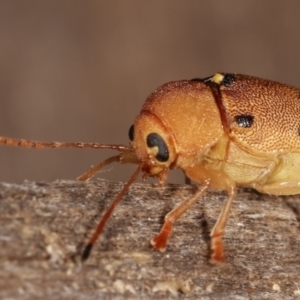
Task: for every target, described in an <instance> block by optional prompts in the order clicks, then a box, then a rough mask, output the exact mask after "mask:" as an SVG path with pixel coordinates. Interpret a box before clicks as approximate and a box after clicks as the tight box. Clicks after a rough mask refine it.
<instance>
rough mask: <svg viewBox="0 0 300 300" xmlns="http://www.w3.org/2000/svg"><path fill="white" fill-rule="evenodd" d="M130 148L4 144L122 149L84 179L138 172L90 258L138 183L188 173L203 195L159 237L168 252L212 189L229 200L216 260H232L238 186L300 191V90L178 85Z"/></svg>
mask: <svg viewBox="0 0 300 300" xmlns="http://www.w3.org/2000/svg"><path fill="white" fill-rule="evenodd" d="M129 139H130V146H129V147H128V146H123V145H109V144H99V143H60V142H53V143H44V142H35V141H29V140H22V139H12V138H6V137H0V144H5V145H8V146H19V147H24V148H35V149H43V148H63V147H77V148H94V149H113V150H117V151H119V152H121V153H120V154H119V155H116V156H113V157H110V158H108V159H106V160H105V161H103V162H101V163H100V164H98V165H96V166H94V167H92V168H91V169H89V170H88V171H87V172H85V173H84V174H83V175H81V176H80V177H78V178H77V180H80V181H86V180H88V179H90V178H91V177H92V176H93V175H95V174H96V173H97V172H98V171H99V170H100V169H101V168H102V167H104V166H105V165H107V164H110V163H112V162H120V163H134V164H137V165H138V168H137V169H136V171H135V172H134V174H133V175H132V176H131V178H130V179H129V181H128V182H127V183H126V184H125V185H124V187H123V189H122V191H121V192H120V193H119V195H118V196H117V197H116V199H115V200H114V201H113V203H112V204H111V206H110V207H109V209H108V210H107V211H106V213H105V214H104V216H103V217H102V220H101V221H100V223H99V225H98V227H97V230H96V231H95V233H94V235H93V236H92V238H91V239H90V241H89V243H88V244H87V246H86V248H85V250H84V252H83V254H82V259H83V260H85V259H87V258H88V256H89V254H90V251H91V249H92V246H93V245H94V243H95V241H96V240H97V238H98V237H99V235H100V234H101V232H102V230H103V228H104V225H105V223H106V221H107V220H108V218H109V217H110V215H111V213H112V212H113V210H114V208H115V207H116V205H117V204H118V203H119V202H120V200H121V198H122V197H123V195H124V194H125V193H126V192H127V190H128V189H129V187H130V185H131V184H132V183H133V182H134V181H135V179H136V178H137V177H138V175H139V173H140V172H142V173H143V179H146V178H147V177H148V176H151V177H155V178H157V179H158V180H159V184H160V185H162V184H163V183H164V182H165V180H166V178H167V171H168V169H176V168H180V169H182V170H183V171H184V172H185V174H186V176H187V177H189V178H190V179H192V180H193V181H196V182H198V183H200V186H199V187H198V190H197V191H196V193H195V194H194V195H193V196H192V197H191V198H189V199H187V200H185V201H183V202H182V203H181V204H180V205H179V206H178V207H176V208H175V209H173V210H172V211H171V212H169V213H168V214H167V215H166V216H165V221H164V224H163V226H162V229H161V231H160V233H159V234H158V235H157V236H156V237H154V238H153V239H152V240H151V244H152V245H153V246H154V247H155V248H156V249H158V250H161V251H164V250H165V248H166V244H167V241H168V238H169V236H170V234H171V232H172V228H173V224H174V222H175V221H176V220H177V219H178V218H179V217H180V216H181V215H182V214H183V213H184V212H185V211H186V210H187V209H188V208H189V207H190V206H191V205H193V204H194V203H195V202H196V201H197V200H199V198H201V196H202V195H203V194H204V193H205V191H206V190H207V189H208V188H209V187H213V188H217V189H222V190H226V191H227V193H228V199H227V201H226V203H225V204H224V206H223V208H222V210H221V213H220V215H219V218H218V220H217V222H216V224H215V226H214V227H213V229H212V231H211V261H212V262H216V263H223V262H225V261H226V259H225V255H224V250H223V242H222V236H223V234H224V230H225V225H226V221H227V219H228V216H229V213H230V207H231V205H232V201H233V199H234V196H235V193H236V186H246V187H251V188H254V189H256V190H257V191H259V192H261V193H268V194H274V195H292V194H298V193H300V183H299V171H300V160H299V152H300V90H299V89H296V88H293V87H290V86H287V85H284V84H281V83H278V82H273V81H268V80H264V79H259V78H255V77H252V76H246V75H238V74H228V73H216V74H215V75H214V76H211V77H208V78H204V79H198V78H196V79H192V80H181V81H174V82H169V83H166V84H164V85H163V86H161V87H159V88H158V89H157V90H156V91H154V92H153V93H152V94H151V95H150V96H149V97H148V98H147V100H146V102H145V103H144V105H143V107H142V110H141V112H140V114H139V115H138V116H137V117H136V119H135V121H134V124H133V125H132V126H131V127H130V129H129Z"/></svg>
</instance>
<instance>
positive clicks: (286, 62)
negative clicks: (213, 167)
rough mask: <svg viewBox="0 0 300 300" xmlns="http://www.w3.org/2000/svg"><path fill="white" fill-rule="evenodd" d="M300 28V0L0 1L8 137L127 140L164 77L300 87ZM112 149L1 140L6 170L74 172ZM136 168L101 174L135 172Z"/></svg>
mask: <svg viewBox="0 0 300 300" xmlns="http://www.w3.org/2000/svg"><path fill="white" fill-rule="evenodd" d="M299 32H300V2H299V1H296V0H295V1H291V0H290V1H286V0H284V1H283V0H277V1H274V0H265V1H261V0H244V1H240V0H232V1H219V0H214V1H196V0H189V1H151V2H150V1H147V2H146V1H138V0H128V1H121V0H119V1H85V0H82V1H61V0H57V1H53V0H51V1H50V0H48V1H38V0H36V1H23V0H19V1H11V0H7V1H3V0H2V1H1V2H0V104H1V106H0V107H1V109H0V128H1V135H3V136H10V137H16V138H26V139H33V140H44V141H53V140H58V141H84V142H103V143H125V144H127V143H128V128H129V127H130V125H131V124H132V122H133V119H134V117H135V116H136V115H137V114H138V113H139V111H140V108H141V106H142V104H143V102H144V100H145V99H146V97H147V96H148V95H149V94H150V93H151V92H152V91H153V90H154V89H155V88H157V87H158V86H160V85H162V84H163V83H165V82H168V81H171V80H179V79H191V78H194V77H207V76H210V75H212V74H214V73H215V72H217V71H224V72H237V73H244V74H249V75H255V76H257V77H263V78H267V79H272V80H276V81H281V82H285V83H289V84H291V85H294V86H300V80H299V76H300V60H299V53H300V38H299ZM112 154H115V153H112V152H109V151H101V150H98V151H95V150H70V149H62V150H40V151H36V150H27V149H17V148H8V147H0V180H1V181H8V182H21V181H23V180H24V179H28V180H39V181H41V180H55V179H58V178H59V179H74V178H76V177H77V176H78V175H80V174H81V173H82V172H84V171H85V170H86V169H88V168H89V166H90V165H92V164H95V163H98V162H99V161H101V160H102V159H104V158H105V157H107V156H110V155H112ZM132 170H133V168H132V167H126V166H117V165H114V166H113V167H112V168H107V169H106V171H104V172H103V173H101V174H100V176H101V177H103V178H107V179H111V180H126V179H127V178H128V177H129V174H130V173H132ZM171 173H172V174H173V173H174V172H171ZM174 174H175V175H172V176H171V180H172V181H173V182H174V181H177V182H178V181H182V180H183V177H182V175H181V174H180V173H179V172H177V173H176V172H175V173H174Z"/></svg>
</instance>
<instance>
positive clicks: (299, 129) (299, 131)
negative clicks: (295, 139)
mask: <svg viewBox="0 0 300 300" xmlns="http://www.w3.org/2000/svg"><path fill="white" fill-rule="evenodd" d="M298 135H300V126H299V127H298Z"/></svg>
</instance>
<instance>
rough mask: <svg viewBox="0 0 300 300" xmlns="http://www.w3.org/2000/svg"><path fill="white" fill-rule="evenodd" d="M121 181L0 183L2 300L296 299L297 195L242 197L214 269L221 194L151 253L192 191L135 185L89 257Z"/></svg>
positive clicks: (299, 287) (299, 259)
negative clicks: (213, 237)
mask: <svg viewBox="0 0 300 300" xmlns="http://www.w3.org/2000/svg"><path fill="white" fill-rule="evenodd" d="M121 186H122V184H121V183H112V182H106V181H103V180H96V181H92V182H89V183H77V182H73V181H57V182H54V183H34V182H25V183H24V184H20V185H17V184H7V183H2V184H0V211H1V215H0V298H1V299H40V298H43V299H128V298H129V299H173V298H178V299H300V256H299V254H300V229H299V227H300V225H299V219H300V214H299V211H300V205H299V202H300V201H299V197H298V198H297V197H274V196H267V195H261V194H258V193H256V192H254V191H253V190H239V191H238V196H237V198H236V201H235V202H234V205H233V209H232V213H231V218H230V220H229V223H228V226H227V231H226V234H225V239H224V241H225V244H226V245H225V249H226V253H227V255H228V264H227V265H225V266H214V265H211V264H210V263H209V242H210V238H209V232H210V230H211V228H212V227H213V225H214V223H215V221H216V218H217V216H218V213H219V211H220V209H221V206H222V203H223V201H224V199H225V198H224V197H225V196H226V194H225V193H222V192H210V193H207V194H206V195H205V197H204V199H201V200H199V202H198V203H197V204H196V205H195V206H194V207H193V208H191V209H190V210H189V211H188V212H187V213H186V214H185V215H184V216H183V217H182V218H181V219H180V220H179V221H178V222H177V223H176V225H175V228H174V232H173V235H172V236H171V238H170V241H169V244H168V247H167V250H166V251H165V252H164V253H160V252H158V251H156V250H154V249H153V248H152V247H151V246H150V243H149V241H150V239H151V238H152V237H153V236H154V235H155V234H157V233H158V231H159V229H160V227H161V225H162V222H163V217H164V215H165V214H166V213H167V212H169V211H170V210H171V209H172V208H173V207H174V206H176V205H177V204H178V203H180V201H183V199H186V198H187V197H189V196H190V195H191V194H192V193H193V191H194V187H193V186H187V185H182V186H181V185H167V186H165V187H163V188H158V187H156V186H154V185H147V184H136V185H134V186H133V187H132V188H131V189H130V192H129V193H128V194H127V195H126V196H125V197H124V199H123V201H122V202H121V204H120V206H119V207H118V208H117V209H116V211H115V213H114V215H113V217H112V218H111V219H110V220H109V222H108V224H107V226H106V228H105V231H104V234H103V235H102V237H101V239H100V241H98V243H97V244H96V246H95V248H94V249H93V251H92V253H91V256H90V258H89V260H88V261H87V262H86V263H84V264H81V262H80V253H81V252H82V249H83V245H84V243H85V242H86V241H87V239H88V237H90V235H91V233H92V232H93V230H94V228H95V225H96V224H97V222H98V221H99V219H100V216H101V214H102V212H103V211H104V209H105V208H106V207H107V206H108V204H109V203H110V202H111V201H112V199H113V198H114V197H115V196H116V195H117V193H118V191H119V190H120V188H121Z"/></svg>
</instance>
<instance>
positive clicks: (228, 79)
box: [222, 74, 235, 86]
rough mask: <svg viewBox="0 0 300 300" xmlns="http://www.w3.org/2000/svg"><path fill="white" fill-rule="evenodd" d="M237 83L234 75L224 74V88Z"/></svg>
mask: <svg viewBox="0 0 300 300" xmlns="http://www.w3.org/2000/svg"><path fill="white" fill-rule="evenodd" d="M234 81H235V77H234V75H233V74H224V78H223V80H222V84H223V85H224V86H229V85H231V84H232V83H233V82H234Z"/></svg>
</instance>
